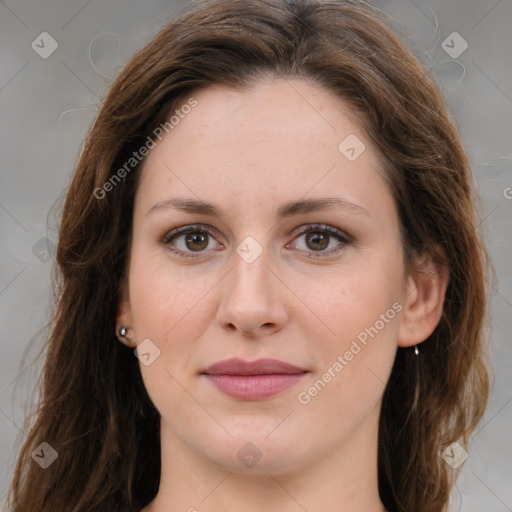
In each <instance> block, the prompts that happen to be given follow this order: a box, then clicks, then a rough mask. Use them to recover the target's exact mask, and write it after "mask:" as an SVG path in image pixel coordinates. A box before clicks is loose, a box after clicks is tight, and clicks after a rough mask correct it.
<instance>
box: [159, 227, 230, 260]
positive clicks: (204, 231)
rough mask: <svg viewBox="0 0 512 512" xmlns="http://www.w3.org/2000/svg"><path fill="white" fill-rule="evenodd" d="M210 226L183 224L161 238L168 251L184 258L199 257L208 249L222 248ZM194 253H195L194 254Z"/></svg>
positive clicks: (207, 251)
mask: <svg viewBox="0 0 512 512" xmlns="http://www.w3.org/2000/svg"><path fill="white" fill-rule="evenodd" d="M215 242H217V241H216V239H215V237H214V235H213V234H212V233H211V232H210V228H208V227H207V226H202V225H192V226H183V227H179V228H176V229H173V230H172V231H170V232H169V233H167V234H166V235H165V236H164V237H163V238H162V240H161V243H162V245H164V246H165V247H166V248H167V249H168V250H169V251H170V252H172V253H173V254H176V255H178V256H182V257H184V258H194V257H199V256H200V255H201V253H204V254H208V253H209V252H210V250H212V249H215V248H219V247H220V248H222V247H223V246H222V244H220V243H219V242H217V244H215ZM194 253H196V254H194Z"/></svg>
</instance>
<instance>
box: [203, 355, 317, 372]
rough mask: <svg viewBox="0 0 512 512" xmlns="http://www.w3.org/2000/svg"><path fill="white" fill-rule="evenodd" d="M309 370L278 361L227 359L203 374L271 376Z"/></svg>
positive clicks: (209, 367) (215, 364)
mask: <svg viewBox="0 0 512 512" xmlns="http://www.w3.org/2000/svg"><path fill="white" fill-rule="evenodd" d="M306 371H307V370H305V369H304V368H298V367H297V366H294V365H293V364H290V363H286V362H285V361H279V360H278V359H257V360H256V361H244V360H243V359H239V358H233V359H225V360H224V361H219V362H217V363H214V364H212V365H211V366H208V368H206V369H205V370H204V371H203V372H201V373H206V374H207V375H271V374H282V373H305V372H306Z"/></svg>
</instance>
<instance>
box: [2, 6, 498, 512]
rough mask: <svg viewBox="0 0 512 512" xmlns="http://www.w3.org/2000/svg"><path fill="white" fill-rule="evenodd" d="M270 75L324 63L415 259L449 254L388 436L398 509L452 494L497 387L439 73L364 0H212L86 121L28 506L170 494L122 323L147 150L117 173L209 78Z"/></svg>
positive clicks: (477, 241)
mask: <svg viewBox="0 0 512 512" xmlns="http://www.w3.org/2000/svg"><path fill="white" fill-rule="evenodd" d="M269 76H270V77H278V78H287V77H303V78H307V79H312V80H315V81H316V83H318V84H319V85H320V86H322V87H324V88H326V89H327V90H329V91H331V92H332V93H334V94H335V95H337V96H338V97H340V98H341V99H343V100H345V101H346V102H348V104H350V105H351V106H352V107H354V108H355V110H356V111H357V112H358V113H359V114H360V116H361V119H362V123H363V127H364V129H365V131H366V134H367V136H368V137H369V138H370V139H371V141H372V142H373V144H374V145H375V147H376V148H377V150H378V151H379V153H380V154H381V156H382V160H383V161H384V162H385V166H386V176H387V178H388V181H389V186H390V188H391V190H392V192H393V195H394V198H395V201H396V204H397V206H398V209H399V214H400V222H401V230H402V238H403V247H404V256H405V258H406V262H407V263H408V264H409V265H412V264H413V255H414V254H428V255H431V256H432V257H433V258H434V259H435V260H436V261H438V262H439V263H441V264H442V265H444V266H445V267H446V268H447V269H448V271H449V275H450V279H449V284H448V289H447V292H446V300H445V304H444V310H443V315H442V318H441V321H440V323H439V325H438V326H437V328H436V329H435V331H434V333H433V334H432V335H431V336H430V337H429V339H428V340H426V342H424V343H422V344H421V354H420V356H419V357H416V356H415V355H414V353H413V352H412V351H411V350H410V349H401V348H399V349H398V353H397V356H396V361H395V364H394V367H393V370H392V374H391V377H390V379H389V382H388V384H387V388H386V390H385V393H384V397H383V406H382V414H381V419H380V429H379V452H378V476H379V492H380V496H381V499H382V501H383V503H384V505H385V506H386V508H387V509H388V510H389V511H390V512H412V511H414V512H440V511H441V510H445V509H446V507H447V503H448V498H449V494H450V490H451V488H452V485H453V483H454V476H456V475H457V472H456V471H454V470H453V469H452V468H451V467H450V466H449V465H448V464H447V463H446V462H445V461H444V460H443V458H442V457H441V452H442V451H443V450H444V449H445V448H446V447H447V446H448V445H450V443H452V442H455V441H458V442H459V444H460V445H461V446H463V447H467V443H468V440H469V436H470V434H471V433H472V431H473V430H474V429H475V427H476V425H477V423H478V421H479V420H480V419H481V417H482V415H483V411H484V408H485V405H486V402H487V398H488V391H489V377H488V369H487V364H488V363H487V355H486V348H485V347H486V342H485V337H484V326H485V323H484V321H485V311H486V300H487V299H486V297H487V293H488V292H487V287H486V284H485V281H486V275H487V268H488V265H487V256H486V251H485V248H484V247H483V245H482V242H481V235H480V234H479V232H478V229H477V226H478V221H477V214H476V211H475V197H474V192H473V189H472V177H471V170H470V165H469V162H468V159H467V156H466V154H465V152H464V149H463V147H462V144H461V141H460V138H459V135H458V133H457V130H456V129H455V127H454V124H453V122H452V120H451V118H450V115H449V113H448V111H447V109H446V107H445V105H444V103H443V97H442V95H441V93H440V91H439V88H438V87H437V85H436V83H435V81H434V80H433V79H432V77H431V76H430V75H429V73H428V72H427V71H426V70H425V69H424V67H423V66H422V65H421V64H420V61H419V59H418V58H417V57H416V56H415V55H414V53H413V52H411V50H410V49H409V48H408V46H407V45H406V44H405V43H404V42H403V41H402V39H401V38H400V37H399V36H398V35H396V32H395V31H394V30H392V29H391V28H390V26H389V22H388V21H387V20H386V19H385V17H384V15H383V14H382V13H380V12H379V11H377V10H376V9H374V8H373V7H371V6H369V5H367V4H365V3H363V2H358V1H349V0H330V1H327V0H326V1H316V0H311V1H307V0H243V1H242V0H214V1H211V0H210V1H208V2H201V3H199V4H198V5H196V6H195V7H194V9H192V10H190V11H189V12H188V13H186V14H185V15H183V16H182V17H180V19H178V20H176V21H173V22H171V23H170V24H169V25H167V26H166V27H164V28H163V30H162V31H161V32H160V33H159V34H158V35H157V36H156V37H155V38H154V39H153V40H151V41H150V42H149V43H148V44H147V45H146V46H145V47H144V48H143V49H142V50H140V51H139V52H138V53H137V54H136V55H135V56H134V57H133V58H132V59H131V60H130V62H129V63H128V64H127V65H126V67H125V68H124V70H123V71H122V72H121V74H120V75H119V77H118V78H117V80H116V81H115V82H114V84H113V85H112V86H111V88H110V90H109V92H108V94H107V96H106V99H105V101H104V103H103V106H102V108H101V110H100V112H99V115H98V117H97V119H96V122H95V123H94V125H93V127H92V128H91V130H90V133H89V135H88V138H87V141H86V145H85V148H84V151H83V153H82V155H81V157H80V160H79V162H78V165H77V167H76V170H75V173H74V177H73V180H72V183H71V185H70V188H69V191H68V193H67V198H66V202H65V206H64V210H63V215H62V223H61V226H60V238H59V244H58V250H57V264H58V272H59V281H58V285H59V287H58V302H57V307H56V312H55V315H54V318H53V322H52V324H51V332H50V335H49V339H48V342H47V353H46V359H45V366H44V371H43V378H42V379H41V389H40V390H41V394H40V395H41V396H40V401H39V404H38V406H37V408H36V409H35V411H34V413H33V415H32V417H31V420H30V421H29V424H28V425H27V428H29V433H28V436H27V438H26V440H25V442H24V445H23V447H22V450H21V452H20V455H19V459H18V461H17V466H16V469H15V473H14V478H13V482H12V487H11V490H10V507H11V509H12V510H13V511H15V512H36V511H37V512H41V511H43V512H50V511H51V512H54V511H56V510H59V511H73V512H86V511H87V512H89V511H93V510H108V511H110V512H114V511H120V512H126V511H127V510H140V509H141V508H143V507H144V506H145V505H146V504H147V503H149V502H150V501H151V500H152V499H153V498H154V496H155V495H156V493H157V491H158V485H159V478H160V443H159V415H158V413H157V411H156V409H155V408H154V406H153V405H152V403H151V401H150V399H149V397H148V395H147V393H146V391H145V388H144V385H143V382H142V379H141V375H140V371H139V367H138V361H137V359H136V358H135V357H133V354H132V351H131V350H129V349H127V348H126V347H125V346H123V345H122V344H121V343H119V342H118V340H117V339H116V337H115V333H114V332H115V318H116V311H117V301H118V297H119V289H120V283H121V281H122V278H123V274H124V272H125V268H126V258H127V254H128V250H129V239H130V232H131V223H132V211H133V202H134V195H135V191H136V187H137V176H138V175H139V169H140V164H139V165H137V166H135V167H134V168H133V169H132V170H130V171H129V172H127V173H124V174H122V179H121V183H119V184H117V183H116V184H115V186H112V187H109V190H108V191H106V192H105V190H106V188H105V187H104V185H105V183H107V182H108V181H109V180H112V177H113V176H114V174H116V173H117V176H118V177H119V173H118V169H119V168H121V167H122V166H123V164H124V163H125V162H127V161H128V160H129V159H130V157H131V155H132V154H133V151H135V150H137V149H138V148H140V147H141V146H142V145H143V144H144V143H146V141H147V138H148V137H149V136H151V135H152V134H153V133H154V130H155V128H156V127H158V126H159V125H160V123H162V122H165V121H166V119H167V118H168V116H169V113H170V112H172V111H173V110H174V109H175V108H177V107H178V106H179V105H180V103H181V102H183V101H184V100H185V99H186V98H190V97H191V95H192V93H193V92H194V91H196V90H198V89H199V88H203V87H208V86H210V85H212V84H221V85H227V86H230V87H233V88H242V87H251V86H252V85H254V83H255V82H256V81H257V80H258V79H261V78H262V77H269ZM111 183H112V182H111ZM100 189H101V190H103V191H104V192H101V193H100V192H98V191H99V190H100ZM42 442H47V443H49V444H50V445H51V446H52V447H53V448H54V449H55V450H56V452H57V453H58V459H57V460H56V461H55V462H54V463H53V464H52V465H51V466H50V467H48V468H47V469H45V470H42V469H41V467H39V465H38V464H36V463H35V462H34V461H33V460H32V458H31V453H32V451H33V450H34V449H35V447H37V446H38V445H40V443H42Z"/></svg>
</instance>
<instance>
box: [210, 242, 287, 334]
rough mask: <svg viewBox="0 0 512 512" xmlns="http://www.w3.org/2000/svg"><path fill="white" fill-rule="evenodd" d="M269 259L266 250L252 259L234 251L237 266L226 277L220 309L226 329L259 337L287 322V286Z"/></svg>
mask: <svg viewBox="0 0 512 512" xmlns="http://www.w3.org/2000/svg"><path fill="white" fill-rule="evenodd" d="M268 263H269V262H268V259H267V256H266V251H263V253H262V254H261V255H260V256H259V257H258V258H257V259H256V260H255V261H253V262H252V263H248V262H247V261H245V260H244V259H243V258H241V257H240V256H239V255H238V254H235V255H234V268H233V270H232V271H231V272H229V274H228V276H226V279H225V280H224V286H223V288H222V290H221V292H222V299H221V302H220V305H219V308H218V312H217V321H218V323H219V325H220V326H221V327H222V328H223V329H225V330H228V331H239V332H240V333H242V334H243V335H244V336H247V337H251V338H257V337H261V336H265V335H269V334H272V333H274V332H277V331H279V330H281V329H282V328H283V326H284V325H285V324H286V322H287V320H288V309H287V307H286V303H285V300H284V297H285V295H286V292H285V290H284V288H285V287H284V285H283V283H282V281H281V280H280V279H279V278H278V277H277V276H276V275H275V274H276V273H275V271H273V270H272V269H271V268H269V265H268Z"/></svg>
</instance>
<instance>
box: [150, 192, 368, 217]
mask: <svg viewBox="0 0 512 512" xmlns="http://www.w3.org/2000/svg"><path fill="white" fill-rule="evenodd" d="M334 207H338V208H343V209H345V210H348V211H351V212H353V213H355V214H359V215H366V216H370V213H369V212H368V210H366V208H363V207H362V206H359V205H357V204H355V203H351V202H350V201H347V200H346V199H342V198H340V197H323V198H319V199H301V200H299V201H290V202H288V203H285V204H283V205H282V206H280V207H279V209H278V210H277V216H278V218H285V217H291V216H293V215H299V214H301V213H309V212H315V211H318V210H327V209H331V208H334ZM168 208H175V209H177V210H181V211H183V212H186V213H192V214H202V215H211V216H214V217H219V218H222V217H223V216H224V215H225V212H224V210H223V209H222V208H220V207H219V206H216V205H214V204H211V203H207V202H205V201H201V200H198V199H192V198H190V199H185V198H178V197H176V198H172V199H167V200H165V201H161V202H159V203H156V204H155V205H153V206H152V207H151V208H150V209H149V210H148V211H147V213H146V215H149V214H150V213H154V212H156V211H161V210H165V209H168Z"/></svg>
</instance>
